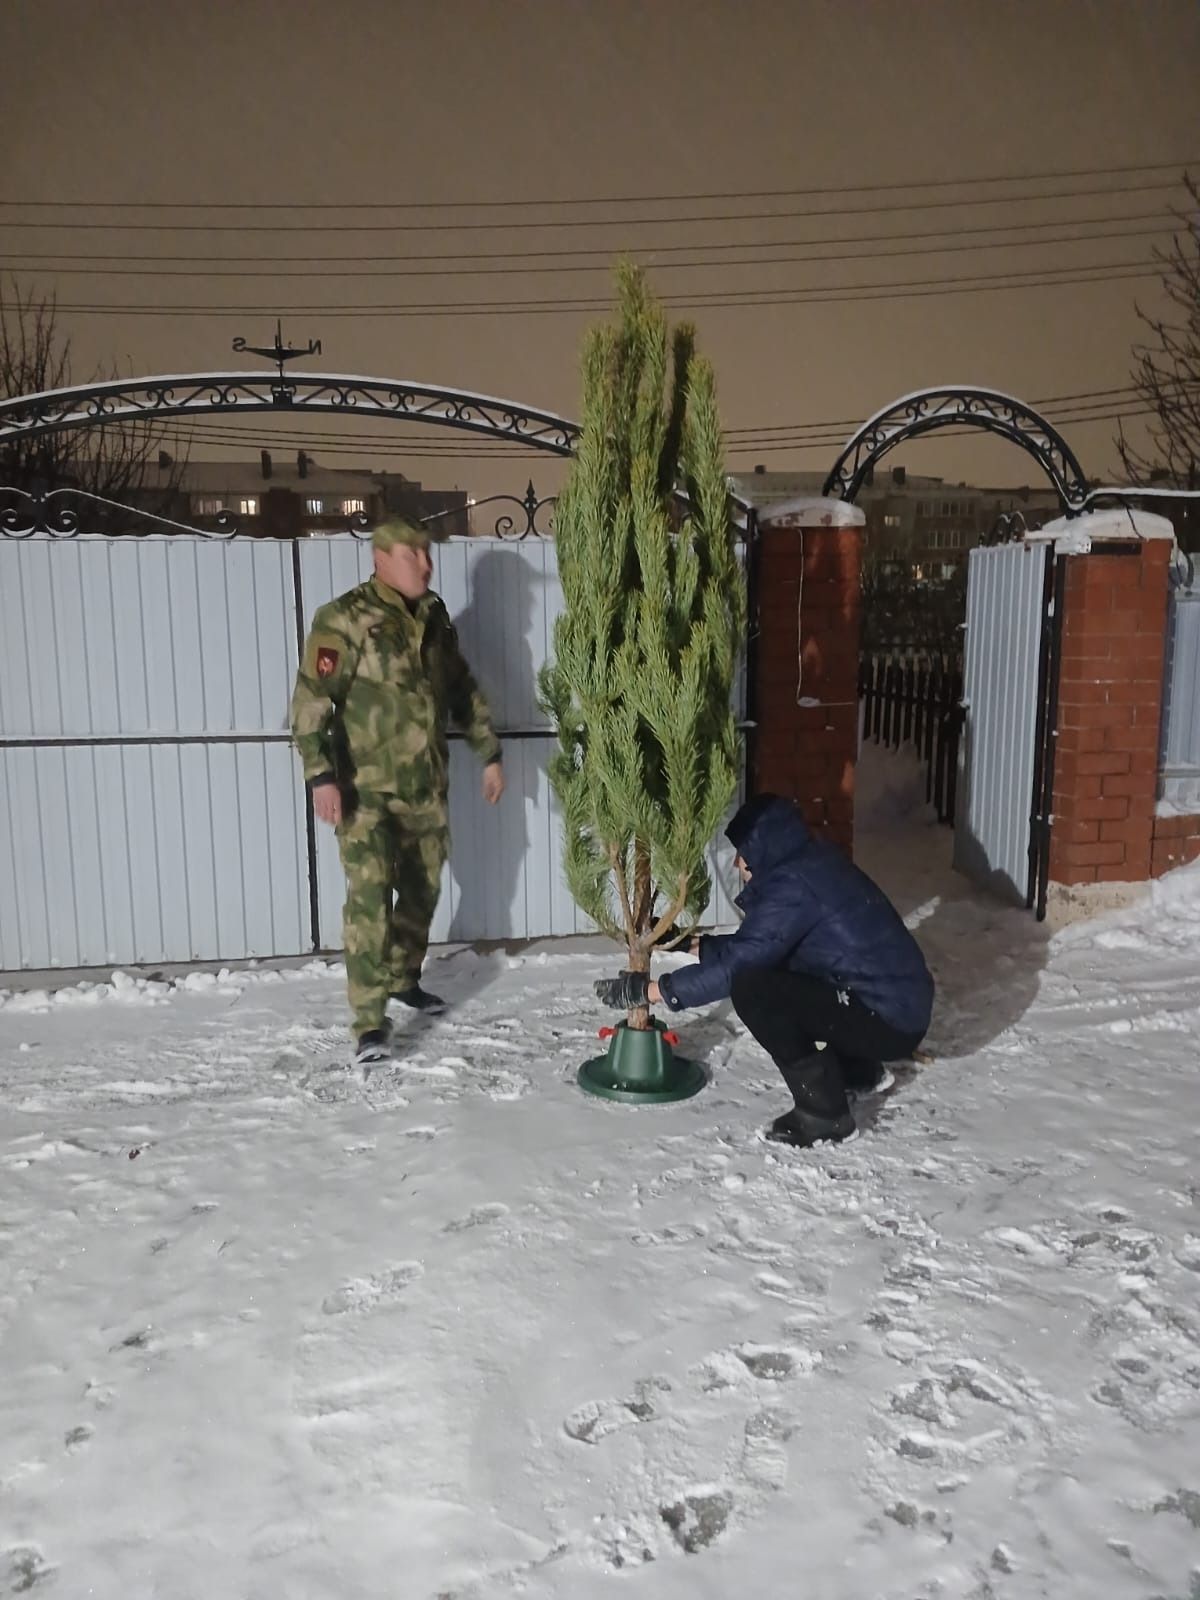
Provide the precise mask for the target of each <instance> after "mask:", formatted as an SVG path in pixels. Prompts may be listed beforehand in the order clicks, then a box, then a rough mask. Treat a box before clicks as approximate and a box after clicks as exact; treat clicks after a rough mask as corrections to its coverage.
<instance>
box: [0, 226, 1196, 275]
mask: <svg viewBox="0 0 1200 1600" xmlns="http://www.w3.org/2000/svg"><path fill="white" fill-rule="evenodd" d="M1170 231H1171V230H1170V229H1169V228H1161V227H1160V228H1126V229H1121V230H1109V231H1107V232H1100V233H1083V234H1076V235H1070V234H1067V235H1063V236H1060V237H1056V238H1050V239H1013V240H1009V241H1006V242H1003V243H993V242H989V241H985V240H975V241H973V242H971V243H970V244H942V245H921V246H908V245H906V246H905V247H904V248H903V249H900V250H870V251H867V252H866V253H865V254H864V252H862V251H860V250H851V251H844V252H840V253H839V254H837V255H828V256H811V255H803V256H742V257H734V258H732V259H729V260H722V261H704V260H699V261H669V262H661V263H654V262H651V263H648V265H652V266H654V267H655V268H656V270H658V271H660V272H662V271H665V270H668V269H669V270H671V271H673V272H684V271H688V270H695V269H704V270H711V269H715V268H723V267H774V266H784V267H786V266H819V265H820V264H821V263H822V262H825V261H828V262H833V263H837V262H842V261H862V260H870V261H882V260H886V259H889V258H892V257H896V256H928V255H957V254H959V253H960V252H962V251H964V250H992V251H995V250H1022V249H1029V248H1030V247H1034V248H1038V249H1044V248H1046V247H1048V246H1051V245H1062V244H1091V243H1092V242H1093V241H1094V240H1098V239H1143V238H1149V237H1154V236H1156V235H1158V234H1162V233H1168V232H1170ZM742 248H743V249H745V248H747V247H746V246H744V245H743V246H742ZM762 248H765V249H778V248H780V247H779V246H777V245H770V246H763V247H762ZM24 270H25V271H26V272H30V271H32V270H33V269H31V268H25V269H24ZM41 270H43V271H46V272H48V273H51V274H52V275H53V276H55V277H92V278H206V279H207V278H238V279H244V278H270V279H272V280H275V279H279V278H336V279H344V278H502V277H526V276H529V275H533V274H544V273H553V274H554V275H555V276H561V275H563V274H565V273H578V272H582V273H593V274H594V273H603V274H605V275H606V276H607V275H608V274H610V273H611V271H612V265H611V263H610V262H598V263H596V264H594V265H587V266H585V265H582V264H581V265H573V264H567V265H561V266H560V265H556V266H540V267H524V266H522V267H498V266H488V267H367V268H365V269H363V270H361V271H360V270H357V269H354V268H351V269H347V268H345V267H341V268H337V267H323V268H293V267H275V268H272V269H270V270H268V271H265V272H258V271H252V272H246V271H242V270H241V269H229V268H224V267H222V268H219V269H218V270H217V271H215V272H214V271H210V270H209V269H208V268H207V267H199V268H197V267H192V268H190V269H187V268H185V269H181V270H177V269H175V268H168V269H167V270H166V271H161V270H159V269H158V268H157V267H151V268H144V267H133V268H131V267H47V268H43V269H41Z"/></svg>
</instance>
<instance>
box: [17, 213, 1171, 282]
mask: <svg viewBox="0 0 1200 1600" xmlns="http://www.w3.org/2000/svg"><path fill="white" fill-rule="evenodd" d="M1176 220H1177V218H1176V215H1175V213H1174V212H1173V211H1161V210H1160V211H1137V212H1133V213H1131V214H1130V215H1128V216H1124V217H1121V216H1118V217H1071V218H1069V219H1064V218H1062V217H1055V218H1053V219H1052V220H1050V221H1043V222H990V223H983V224H979V225H976V226H973V227H969V228H960V227H952V228H933V229H928V230H925V231H916V232H914V231H911V230H905V231H903V232H900V233H897V232H895V231H893V232H891V233H861V234H838V235H836V236H835V237H833V238H827V239H750V240H747V239H736V240H718V239H709V240H703V241H695V242H693V243H691V244H659V243H655V244H642V245H639V247H638V248H639V249H640V250H643V251H645V252H646V253H647V254H652V255H680V254H686V253H687V252H688V251H689V250H710V251H712V250H748V249H762V250H793V249H797V250H798V249H802V248H812V249H816V248H819V247H824V246H826V245H843V244H890V243H894V242H900V243H905V242H911V241H912V240H914V239H959V238H963V237H964V236H966V235H978V234H984V233H1016V232H1021V233H1028V232H1032V231H1034V230H1038V229H1045V228H1061V227H1071V228H1084V227H1098V226H1101V225H1103V224H1105V223H1108V222H1161V223H1165V224H1167V225H1170V224H1171V223H1172V222H1174V221H1176ZM0 226H3V224H2V223H0ZM1152 231H1154V232H1158V231H1165V230H1158V229H1155V230H1152ZM1030 242H1035V243H1036V242H1038V241H1030ZM1043 242H1052V241H1043ZM995 248H997V249H1007V248H1008V246H1007V245H1005V244H1004V243H1003V242H1002V241H998V242H997V243H996V246H995ZM585 255H588V256H595V255H603V256H604V257H605V261H606V262H610V261H611V252H610V251H609V249H608V248H607V247H606V246H604V245H576V246H573V247H569V248H567V249H563V250H498V251H492V252H485V251H459V252H449V253H446V254H442V253H438V252H433V251H427V252H424V253H422V254H419V255H386V256H372V255H366V256H364V255H355V256H346V255H344V254H343V255H336V256H298V255H292V254H289V255H288V257H287V259H288V261H291V262H299V263H303V264H304V265H308V266H311V265H312V264H313V263H314V262H333V263H335V264H336V263H339V262H343V263H344V262H346V261H351V262H354V263H355V264H366V263H370V264H373V265H377V264H380V263H385V264H390V263H395V262H445V261H543V260H546V261H548V260H554V259H560V258H562V257H564V256H585ZM277 259H278V257H277V256H275V255H269V256H264V255H261V254H259V255H253V256H239V255H220V256H202V257H197V256H196V255H195V254H194V253H191V254H188V255H182V256H168V255H149V256H147V255H118V254H110V253H101V254H60V253H59V252H56V251H47V250H38V251H28V252H25V253H23V254H22V253H20V252H9V253H8V254H7V255H6V256H5V260H6V261H39V262H45V261H115V262H133V261H148V262H150V263H151V264H152V265H154V264H158V263H162V262H165V263H167V264H168V265H172V264H176V263H179V262H191V263H192V264H195V263H196V262H197V260H199V261H201V262H203V263H204V264H205V265H208V264H210V263H213V262H216V263H222V264H224V263H230V262H251V263H255V262H268V263H269V262H274V261H276V260H277ZM30 270H32V269H30ZM55 270H57V269H55Z"/></svg>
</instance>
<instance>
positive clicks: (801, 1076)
mask: <svg viewBox="0 0 1200 1600" xmlns="http://www.w3.org/2000/svg"><path fill="white" fill-rule="evenodd" d="M776 1065H777V1066H778V1067H779V1071H780V1073H781V1074H782V1075H783V1081H784V1082H785V1083H786V1084H787V1086H788V1088H789V1089H790V1090H791V1091H792V1098H793V1100H794V1101H795V1102H796V1103H795V1105H794V1106H793V1107H792V1109H791V1110H790V1111H788V1112H786V1113H785V1114H784V1115H783V1116H782V1117H776V1119H775V1121H774V1122H773V1123H772V1124H771V1127H770V1129H769V1131H768V1133H767V1138H768V1139H771V1140H772V1141H774V1142H775V1143H777V1144H791V1145H797V1146H799V1147H801V1148H806V1147H807V1146H808V1145H811V1144H817V1143H818V1142H819V1141H820V1140H822V1139H830V1140H834V1141H837V1140H839V1139H848V1138H849V1137H850V1135H851V1134H852V1133H854V1132H855V1131H856V1130H855V1123H854V1118H853V1116H852V1115H851V1113H850V1102H849V1101H848V1100H847V1098H846V1086H845V1084H844V1082H843V1081H842V1065H841V1062H840V1061H839V1060H838V1058H837V1054H836V1052H835V1051H833V1050H829V1049H826V1050H814V1051H813V1052H812V1054H811V1055H807V1056H804V1057H802V1058H801V1059H800V1060H799V1061H793V1062H786V1063H785V1062H777V1063H776Z"/></svg>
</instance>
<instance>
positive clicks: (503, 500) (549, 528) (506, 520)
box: [421, 480, 558, 542]
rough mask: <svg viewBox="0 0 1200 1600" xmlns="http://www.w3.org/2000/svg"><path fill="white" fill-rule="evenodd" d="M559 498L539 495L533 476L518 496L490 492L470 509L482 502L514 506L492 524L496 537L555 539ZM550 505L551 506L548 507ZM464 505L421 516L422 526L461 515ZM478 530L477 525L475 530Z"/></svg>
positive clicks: (474, 502)
mask: <svg viewBox="0 0 1200 1600" xmlns="http://www.w3.org/2000/svg"><path fill="white" fill-rule="evenodd" d="M557 501H558V496H557V495H547V496H546V497H545V499H539V497H538V493H537V490H536V489H535V488H534V487H533V482H532V480H530V483H529V486H528V488H527V489H526V490H525V493H524V494H523V495H521V496H520V497H518V496H517V495H515V494H489V495H485V496H484V498H483V499H482V500H472V501H471V502H470V509H471V510H472V511H478V510H479V509H480V507H481V506H501V505H504V506H512V507H514V508H515V510H514V512H506V511H505V512H501V513H500V515H499V516H498V517H497V518H496V521H495V523H494V524H493V526H492V530H491V532H492V536H493V537H494V538H496V539H510V540H513V541H514V542H515V541H518V540H521V539H529V538H533V539H552V538H553V537H554V518H553V515H552V512H553V508H554V506H555V505H556V503H557ZM547 508H549V509H547ZM543 511H545V512H546V515H545V517H544V518H543V520H542V521H541V522H540V523H539V521H538V518H539V517H540V516H541V514H542V512H543ZM461 515H462V508H461V507H459V506H453V507H451V508H450V509H449V510H448V511H435V512H434V513H433V515H432V516H429V517H422V518H421V524H422V526H423V527H427V528H428V527H432V526H433V525H435V524H436V523H439V522H446V521H448V520H449V519H450V518H451V517H460V516H461ZM478 531H479V530H478V529H477V530H476V532H478Z"/></svg>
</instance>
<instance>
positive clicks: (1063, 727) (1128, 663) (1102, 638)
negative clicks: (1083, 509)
mask: <svg viewBox="0 0 1200 1600" xmlns="http://www.w3.org/2000/svg"><path fill="white" fill-rule="evenodd" d="M1156 520H1157V519H1156ZM1171 548H1172V547H1171V541H1170V539H1169V538H1152V539H1147V540H1146V541H1145V542H1144V543H1143V544H1141V545H1140V546H1139V547H1138V548H1137V549H1136V550H1135V551H1133V552H1132V553H1130V552H1129V547H1128V546H1127V545H1125V546H1118V547H1117V548H1116V549H1115V550H1114V551H1112V552H1109V551H1106V550H1105V549H1104V548H1103V547H1093V549H1092V550H1091V552H1090V553H1089V554H1087V555H1071V556H1068V557H1067V558H1066V559H1067V577H1066V595H1065V600H1066V603H1065V606H1064V610H1063V635H1062V666H1061V672H1060V677H1059V708H1058V738H1057V741H1056V754H1055V763H1054V805H1053V816H1054V821H1053V825H1052V829H1051V835H1050V881H1051V882H1052V883H1058V884H1063V885H1076V884H1089V883H1137V882H1140V881H1142V880H1143V879H1145V878H1148V877H1149V876H1150V872H1151V853H1152V841H1153V835H1154V803H1155V793H1156V785H1157V772H1158V743H1159V728H1160V723H1161V720H1162V691H1163V650H1164V641H1165V637H1166V625H1167V568H1168V563H1169V561H1170V556H1171Z"/></svg>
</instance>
